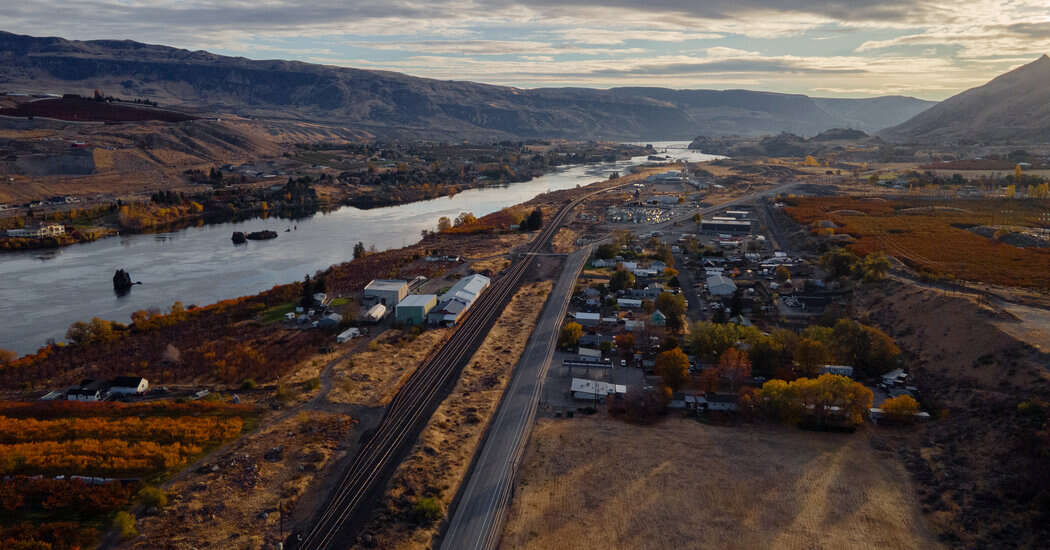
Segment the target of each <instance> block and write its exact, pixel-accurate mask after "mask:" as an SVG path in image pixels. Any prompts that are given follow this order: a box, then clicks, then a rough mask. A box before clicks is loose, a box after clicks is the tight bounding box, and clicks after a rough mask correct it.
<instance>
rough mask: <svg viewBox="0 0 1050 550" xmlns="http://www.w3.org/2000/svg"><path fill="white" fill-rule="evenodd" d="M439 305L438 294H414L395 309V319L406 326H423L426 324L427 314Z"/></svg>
mask: <svg viewBox="0 0 1050 550" xmlns="http://www.w3.org/2000/svg"><path fill="white" fill-rule="evenodd" d="M437 303H438V297H437V295H436V294H412V295H410V296H407V297H405V299H404V300H401V302H399V303H398V304H397V307H396V308H394V319H395V320H397V322H399V323H405V324H406V325H422V324H424V323H426V320H427V314H428V313H430V310H432V309H434V307H435V306H437Z"/></svg>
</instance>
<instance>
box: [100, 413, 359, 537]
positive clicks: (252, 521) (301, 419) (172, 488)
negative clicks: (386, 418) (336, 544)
mask: <svg viewBox="0 0 1050 550" xmlns="http://www.w3.org/2000/svg"><path fill="white" fill-rule="evenodd" d="M354 423H355V421H354V420H353V419H352V418H350V417H349V416H346V415H342V414H330V413H324V412H317V411H303V412H300V413H298V414H296V415H294V416H291V417H286V418H283V419H282V420H280V421H278V422H275V423H271V424H268V425H267V426H266V427H265V428H263V429H261V430H258V431H256V432H254V433H252V434H250V435H248V436H245V437H242V438H241V439H239V440H237V441H236V442H235V443H233V444H231V445H230V446H228V447H226V448H224V449H223V450H222V451H221V452H219V453H215V454H214V455H213V456H209V457H208V458H207V459H206V460H205V461H204V462H203V464H202V465H200V466H199V467H198V468H197V469H195V470H192V471H187V472H185V473H184V475H180V476H178V477H177V478H176V480H175V481H173V482H172V483H171V484H170V485H169V486H167V487H166V488H165V490H166V491H167V492H168V494H169V495H170V497H169V498H170V499H171V500H170V503H169V505H168V506H167V507H166V508H164V509H162V510H161V511H159V512H158V513H156V514H155V515H148V514H147V515H146V516H143V517H140V518H139V519H138V521H137V523H138V525H137V528H138V531H139V533H140V535H139V536H138V537H137V538H134V539H131V540H129V541H126V542H125V543H123V544H122V545H121V546H120V548H135V549H156V548H163V549H178V550H189V549H193V548H206V547H211V548H223V549H227V548H228V549H245V550H248V549H252V550H255V549H258V548H264V547H273V546H272V545H273V544H275V543H276V542H277V541H279V540H280V538H279V534H280V533H279V532H280V527H281V526H280V513H279V512H278V506H280V505H282V504H283V505H284V506H285V507H286V508H285V509H286V510H290V509H291V507H292V506H294V504H295V503H296V501H298V499H299V498H300V497H301V496H302V495H303V492H304V491H305V490H306V488H307V486H308V485H309V483H310V481H311V480H312V479H313V478H314V476H316V475H317V472H319V471H321V470H323V469H324V467H325V466H326V465H327V464H328V463H329V462H330V461H331V460H332V459H333V458H335V457H338V456H340V455H341V454H343V453H344V452H345V448H344V447H345V442H346V440H347V435H348V434H349V432H350V430H351V429H352V427H353V425H354ZM278 446H281V447H283V450H282V452H281V453H280V454H279V456H278V455H277V454H272V455H270V456H269V458H267V453H269V452H271V451H272V450H273V448H274V447H278ZM287 525H288V524H287V523H286V524H285V527H286V528H287Z"/></svg>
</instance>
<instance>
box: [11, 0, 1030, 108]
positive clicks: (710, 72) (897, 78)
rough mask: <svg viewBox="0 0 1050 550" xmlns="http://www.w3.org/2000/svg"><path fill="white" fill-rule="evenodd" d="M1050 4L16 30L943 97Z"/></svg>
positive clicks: (174, 14) (697, 7)
mask: <svg viewBox="0 0 1050 550" xmlns="http://www.w3.org/2000/svg"><path fill="white" fill-rule="evenodd" d="M1047 1H1048V0H1001V1H990V0H633V1H627V0H603V1H601V2H597V1H594V0H384V1H370V2H364V1H360V0H312V1H305V0H300V1H290V0H218V1H201V0H63V1H62V2H58V1H57V0H33V1H28V2H24V1H23V2H14V1H12V2H6V4H7V5H6V6H5V7H4V17H3V19H2V20H0V25H2V27H0V28H2V30H6V31H9V32H16V33H22V34H32V35H38V36H62V37H65V38H71V39H79V40H89V39H101V38H107V39H112V38H118V39H125V38H126V39H132V40H138V41H143V42H149V43H159V44H166V45H171V46H176V47H180V48H188V49H194V50H196V49H206V50H209V51H213V52H216V53H220V54H226V55H237V56H244V57H250V58H255V59H274V58H281V59H298V60H302V61H309V62H314V63H326V64H331V65H341V66H349V67H359V68H375V69H388V70H394V71H400V72H405V73H409V74H413V75H419V76H428V77H434V78H442V79H457V80H475V81H481V82H489V83H494V84H504V85H511V86H519V87H530V88H531V87H543V86H588V87H600V88H607V87H613V86H667V87H674V88H715V89H726V88H749V89H759V90H771V91H781V92H798V93H807V94H810V95H820V96H831V97H863V96H871V95H886V94H904V95H912V96H916V97H922V98H926V99H942V98H944V97H947V96H950V95H952V94H954V93H956V92H959V91H961V90H964V89H966V88H970V87H972V86H975V85H978V84H981V83H983V82H985V81H987V80H988V79H990V78H992V77H994V76H995V75H997V74H999V73H1001V72H1004V71H1006V70H1009V69H1011V68H1014V67H1016V66H1018V65H1021V64H1023V63H1027V62H1029V61H1032V60H1034V59H1035V58H1037V57H1038V56H1039V55H1042V54H1044V53H1047V52H1050V9H1048V6H1047Z"/></svg>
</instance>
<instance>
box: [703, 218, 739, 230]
mask: <svg viewBox="0 0 1050 550" xmlns="http://www.w3.org/2000/svg"><path fill="white" fill-rule="evenodd" d="M700 230H701V231H711V232H714V233H750V232H751V222H750V221H748V220H735V219H718V220H703V221H701V222H700Z"/></svg>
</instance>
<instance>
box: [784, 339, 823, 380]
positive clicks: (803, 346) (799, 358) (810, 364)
mask: <svg viewBox="0 0 1050 550" xmlns="http://www.w3.org/2000/svg"><path fill="white" fill-rule="evenodd" d="M793 355H794V358H795V365H796V366H797V367H798V370H799V372H801V373H802V374H803V375H804V376H816V375H818V374H820V369H821V367H823V366H824V365H826V364H827V363H828V361H829V360H830V359H831V352H830V351H829V350H828V347H827V346H826V345H824V343H823V342H821V341H819V340H814V339H813V338H805V337H804V338H802V339H800V340H799V341H798V344H796V345H795V350H794V354H793Z"/></svg>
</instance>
